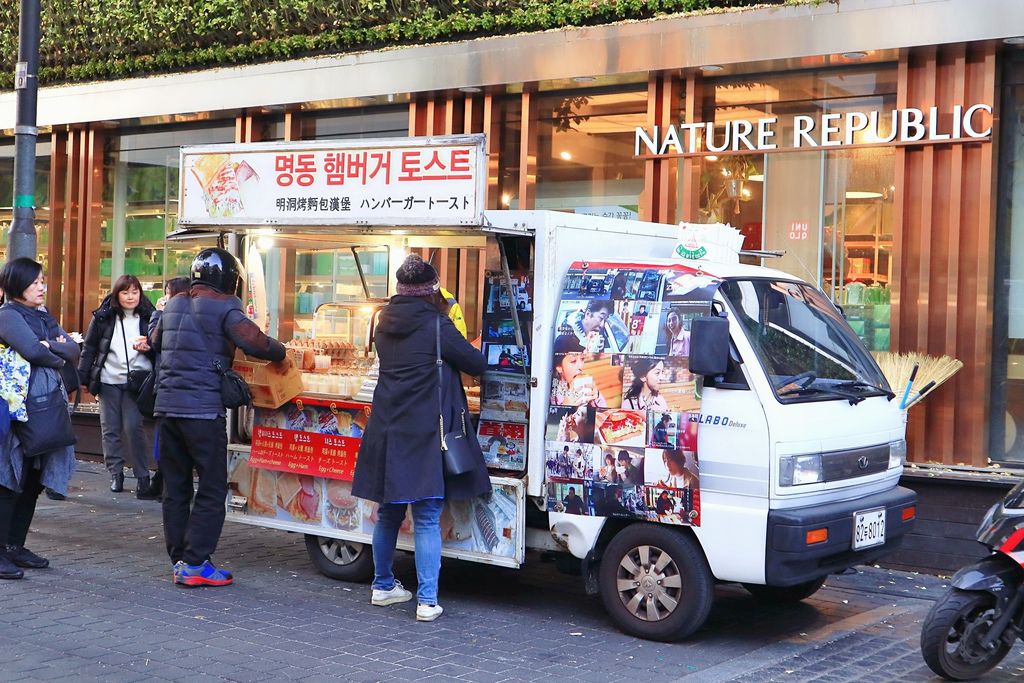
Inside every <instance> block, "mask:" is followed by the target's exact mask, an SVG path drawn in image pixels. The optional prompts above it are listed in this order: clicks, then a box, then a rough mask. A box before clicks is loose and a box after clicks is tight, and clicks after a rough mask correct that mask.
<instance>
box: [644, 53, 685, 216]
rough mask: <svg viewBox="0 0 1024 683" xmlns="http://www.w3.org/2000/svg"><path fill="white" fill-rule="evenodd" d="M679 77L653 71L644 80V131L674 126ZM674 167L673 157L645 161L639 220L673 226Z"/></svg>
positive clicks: (673, 74) (675, 162)
mask: <svg viewBox="0 0 1024 683" xmlns="http://www.w3.org/2000/svg"><path fill="white" fill-rule="evenodd" d="M680 90H681V86H680V80H679V77H678V76H677V75H676V74H675V73H655V72H652V73H651V74H650V76H649V77H648V81H647V129H648V130H652V129H653V127H654V126H658V127H659V128H660V129H662V130H664V128H665V127H666V126H669V125H671V124H674V123H677V111H678V108H679V93H680ZM676 164H677V160H676V159H674V158H668V159H646V160H645V161H644V189H643V193H642V194H641V195H640V220H642V221H653V222H655V223H674V222H675V213H676V211H675V208H676V176H677V173H676Z"/></svg>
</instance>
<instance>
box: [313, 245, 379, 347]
mask: <svg viewBox="0 0 1024 683" xmlns="http://www.w3.org/2000/svg"><path fill="white" fill-rule="evenodd" d="M388 255H389V254H388V248H387V247H353V248H348V249H296V250H295V331H296V335H297V336H300V337H306V336H310V335H311V333H312V329H311V328H312V323H313V317H314V315H315V313H316V311H317V310H319V308H320V307H321V306H323V305H324V304H327V303H331V302H336V301H359V300H362V299H365V298H366V297H367V296H369V297H373V298H384V297H386V296H387V295H388V280H387V275H388ZM364 281H365V283H366V288H365V290H364V288H363V282H364Z"/></svg>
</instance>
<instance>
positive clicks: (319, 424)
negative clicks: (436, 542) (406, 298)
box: [176, 135, 915, 640]
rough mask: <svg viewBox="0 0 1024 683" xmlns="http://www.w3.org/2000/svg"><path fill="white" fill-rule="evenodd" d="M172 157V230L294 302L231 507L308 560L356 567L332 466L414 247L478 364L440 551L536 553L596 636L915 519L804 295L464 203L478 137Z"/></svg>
mask: <svg viewBox="0 0 1024 683" xmlns="http://www.w3.org/2000/svg"><path fill="white" fill-rule="evenodd" d="M346 160H347V161H346ZM352 160H356V161H358V162H360V164H361V165H359V164H357V167H355V169H354V170H351V163H352ZM374 160H376V161H374ZM181 162H182V167H181V193H180V195H179V196H180V198H181V200H180V201H181V208H180V215H179V222H180V225H181V228H182V229H181V230H180V231H179V233H178V234H177V235H176V236H177V237H183V238H184V237H197V236H202V235H204V234H207V235H217V234H220V235H222V236H223V235H228V234H231V235H234V236H235V237H233V238H232V239H231V243H232V244H234V245H235V246H236V247H237V249H238V253H239V254H246V255H248V257H249V258H248V264H247V266H248V267H249V268H250V295H249V296H248V297H247V299H248V303H249V306H250V308H251V310H252V313H253V315H254V316H255V317H257V318H260V316H264V317H269V318H270V319H274V318H275V316H276V315H277V313H276V312H277V311H279V310H280V308H281V306H282V303H281V300H277V301H275V292H285V293H288V292H295V291H297V292H298V293H297V294H294V296H295V299H294V301H293V302H292V303H291V306H292V315H294V318H295V336H296V339H295V340H293V341H291V342H290V343H289V354H290V355H291V357H292V358H293V359H294V360H295V362H296V363H297V364H299V365H302V366H303V369H304V372H303V375H302V379H303V391H302V393H301V394H300V395H298V396H292V397H289V400H287V401H286V402H284V403H283V404H281V405H277V404H275V403H274V402H273V401H272V402H270V403H267V402H266V401H264V402H263V405H260V404H259V403H258V404H257V405H256V407H254V408H253V409H251V410H242V411H240V412H239V415H238V416H237V419H236V420H235V425H234V426H233V428H232V435H231V436H232V443H231V445H230V447H229V481H230V485H231V488H232V490H231V495H230V497H229V500H228V501H227V505H228V519H229V520H232V521H236V522H241V523H246V524H255V525H259V526H263V527H267V528H274V529H281V530H286V531H292V532H299V533H303V534H305V535H306V542H307V548H308V549H309V553H310V556H311V558H312V560H313V562H314V564H315V565H316V566H317V568H318V569H319V570H320V571H321V572H323V573H324V574H326V575H328V576H331V577H334V578H338V579H343V580H349V581H365V580H367V579H369V578H370V577H371V576H372V571H373V566H372V558H371V550H370V545H369V543H370V540H371V537H372V531H373V524H374V522H375V520H376V505H375V504H373V503H371V502H369V501H362V500H359V499H356V498H353V497H352V496H351V476H352V469H353V466H354V462H355V458H356V456H357V452H358V444H359V437H360V436H361V434H362V428H363V427H364V426H365V425H366V416H367V415H368V414H369V410H370V405H371V401H372V392H373V386H374V382H375V378H376V370H375V367H374V353H373V331H374V324H375V321H376V311H377V310H379V308H380V307H381V306H382V305H384V304H385V303H386V298H385V297H386V296H387V295H389V294H390V293H391V292H392V289H391V288H392V287H393V283H394V272H395V270H396V269H397V267H398V265H400V263H401V262H402V260H403V258H404V255H405V254H406V253H408V252H410V251H412V250H419V251H420V252H421V253H423V254H424V256H425V258H431V257H434V256H436V255H437V254H438V253H442V252H440V250H446V251H444V252H443V254H444V258H446V259H451V260H450V261H446V263H450V264H456V266H455V270H453V271H450V272H449V275H450V281H451V280H458V281H459V288H460V289H461V291H464V292H472V295H471V296H467V297H466V299H464V300H463V301H462V304H463V306H464V313H465V314H466V315H467V316H474V315H479V316H480V319H479V320H473V321H471V322H472V323H473V324H471V325H470V328H471V329H474V330H475V329H479V330H480V347H481V350H482V352H483V353H484V354H485V356H486V357H487V360H488V372H487V373H486V374H485V375H484V376H483V378H482V379H481V380H480V385H479V387H478V388H477V387H474V386H472V385H468V389H469V392H470V397H471V398H470V400H471V410H475V411H479V412H478V414H477V415H476V416H475V420H476V423H477V425H478V433H477V437H478V439H479V440H480V443H481V447H482V449H483V451H484V453H485V458H486V459H487V463H488V465H489V466H490V468H491V472H492V482H493V486H494V495H492V496H491V497H490V500H486V501H485V500H483V499H480V500H477V501H468V502H464V503H455V504H450V505H449V506H448V508H447V510H446V512H445V515H444V517H443V518H442V535H443V554H444V555H445V556H449V557H456V558H460V559H464V560H470V561H477V562H482V563H488V564H494V565H501V566H507V567H519V566H521V565H522V564H523V563H524V562H525V561H526V559H527V554H526V551H527V549H533V550H541V551H546V552H554V553H559V554H560V557H561V561H560V562H559V566H560V567H571V568H572V569H574V570H578V571H579V572H580V574H581V576H582V578H583V581H584V582H585V585H586V588H587V591H588V592H589V593H599V594H600V596H601V599H602V600H603V603H604V606H605V608H606V610H607V612H608V614H609V616H610V617H611V618H612V620H613V621H614V622H615V623H616V625H618V626H619V628H621V629H622V630H623V631H625V632H627V633H630V634H634V635H636V636H640V637H643V638H650V639H656V640H674V639H679V638H683V637H685V636H687V635H689V634H691V633H692V632H693V631H695V630H696V629H697V628H699V627H700V626H701V624H702V623H703V622H704V621H705V619H706V617H707V616H708V613H709V611H710V609H711V607H712V599H713V594H714V590H713V589H714V584H715V582H736V583H741V584H743V585H744V586H745V587H747V588H748V589H749V590H750V592H751V593H753V594H754V595H755V596H759V597H764V598H767V599H772V600H800V599H803V598H805V597H807V596H810V595H811V594H812V593H814V592H815V591H816V590H817V589H818V588H819V587H820V586H821V585H822V582H823V581H824V579H825V577H826V576H827V575H828V574H830V573H833V572H837V571H841V570H843V569H845V568H847V567H850V566H852V565H856V564H862V563H867V562H872V561H874V560H876V559H877V558H879V557H880V556H882V555H883V554H885V553H886V552H888V551H890V550H892V549H893V548H894V547H896V546H897V545H898V544H899V543H900V542H901V540H902V537H903V536H904V535H905V534H906V533H907V532H908V530H909V529H910V527H911V525H912V523H913V519H914V513H915V496H914V494H913V492H911V491H909V490H907V489H905V488H901V487H900V486H899V485H898V481H899V478H900V475H901V473H902V471H903V464H904V458H905V453H906V446H905V441H904V435H905V424H906V419H905V418H906V415H905V413H904V412H903V411H901V410H900V409H899V408H898V401H894V400H893V394H892V392H891V390H890V388H889V386H888V384H887V382H886V379H885V377H884V376H883V374H882V372H881V370H880V369H879V367H878V365H877V364H876V363H875V361H874V360H873V359H872V357H871V355H870V353H869V352H868V351H867V350H866V349H865V347H864V345H863V344H862V343H861V341H860V340H859V339H858V337H857V335H856V334H855V333H854V331H853V330H852V329H851V328H850V326H849V325H847V323H846V322H845V320H844V318H843V315H842V311H841V310H839V309H838V308H837V307H836V306H835V305H833V304H832V303H831V302H830V301H829V300H828V298H827V297H826V296H825V294H824V293H823V292H822V291H821V290H820V289H818V288H817V287H816V286H814V285H812V284H809V283H806V282H803V281H801V280H800V279H798V278H795V277H793V276H791V275H788V274H786V273H783V272H779V271H776V270H771V269H769V268H765V267H760V266H754V265H743V264H740V263H738V262H733V263H716V262H710V261H706V260H704V261H702V260H685V259H681V258H679V254H684V255H687V256H700V254H701V252H702V251H706V250H704V249H703V248H701V247H700V245H694V244H689V245H686V248H681V249H679V250H678V251H677V247H678V246H680V244H679V241H678V236H679V228H678V227H677V226H670V225H661V224H653V223H645V222H639V221H630V220H620V219H614V218H603V217H596V216H587V215H576V214H569V213H560V212H548V211H485V210H483V209H482V206H483V196H484V190H485V181H486V155H485V153H484V140H483V138H482V137H481V136H471V135H467V136H451V137H434V138H409V139H404V140H360V141H353V142H347V141H344V142H342V141H318V142H288V143H258V144H245V145H216V146H203V147H186V148H183V149H182V153H181ZM375 167H376V168H377V170H378V171H379V173H376V174H374V173H372V169H374V168H375ZM382 169H384V170H382ZM350 171H351V172H350ZM300 174H301V175H300ZM403 178H404V184H403V180H402V179H403ZM442 199H443V200H444V201H443V206H442ZM385 200H387V201H385ZM421 202H422V203H421ZM343 207H348V209H347V210H346V209H345V208H343ZM257 243H259V248H258V249H257V248H256V247H257ZM712 251H714V249H712ZM674 255H675V256H674ZM737 260H738V259H733V261H737ZM264 268H265V269H266V272H267V276H268V277H267V281H268V282H272V283H273V286H271V287H269V289H270V291H271V295H270V297H269V299H270V300H269V303H268V302H265V301H262V289H263V287H264V284H263V283H262V281H261V282H255V281H254V278H253V277H252V275H253V272H256V273H257V274H260V273H262V272H263V270H264ZM442 276H444V274H442ZM256 279H257V280H262V278H256ZM325 283H326V291H325V289H324V288H323V287H321V289H316V287H317V286H320V285H324V284H325ZM474 284H478V285H479V286H474ZM453 291H454V289H453ZM253 293H254V294H253ZM304 295H305V298H303V296H304ZM282 296H284V295H282ZM469 299H472V300H473V305H472V306H467V305H466V303H467V301H468V300H469ZM268 308H269V316H268V313H267V309H268ZM261 309H262V310H261ZM474 310H475V311H479V313H478V314H474V313H473V311H474ZM303 318H305V320H303ZM283 341H286V340H283ZM477 392H479V394H478V396H479V398H477ZM257 395H259V392H258V391H257ZM410 532H411V522H410V523H409V524H408V525H407V527H403V530H402V534H401V535H400V539H399V547H400V548H403V549H406V550H411V549H412V536H411V533H410Z"/></svg>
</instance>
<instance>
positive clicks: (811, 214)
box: [697, 67, 896, 351]
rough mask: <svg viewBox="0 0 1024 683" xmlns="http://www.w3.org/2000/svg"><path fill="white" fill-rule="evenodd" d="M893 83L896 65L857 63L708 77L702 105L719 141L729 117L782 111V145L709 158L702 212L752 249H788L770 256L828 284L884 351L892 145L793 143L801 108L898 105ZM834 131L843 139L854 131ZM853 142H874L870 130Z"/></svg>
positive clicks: (870, 342)
mask: <svg viewBox="0 0 1024 683" xmlns="http://www.w3.org/2000/svg"><path fill="white" fill-rule="evenodd" d="M895 88H896V86H895V70H894V69H892V68H891V67H883V68H881V69H863V68H857V69H844V70H837V71H834V72H813V73H811V72H808V73H797V74H786V75H767V76H763V77H762V76H759V77H755V78H749V77H745V78H743V79H735V78H733V79H722V81H721V82H717V81H716V82H714V83H710V84H709V86H708V88H707V93H708V95H707V97H706V98H705V101H704V102H703V110H704V111H706V112H711V113H710V115H708V116H705V117H704V118H705V120H706V121H714V123H715V124H716V125H715V130H716V139H715V140H713V143H714V145H715V146H716V147H721V146H724V142H725V141H724V138H720V137H718V136H719V135H722V136H724V132H719V131H724V128H725V127H724V126H722V125H720V124H723V123H725V122H729V121H739V120H744V121H749V122H751V123H752V124H754V126H755V127H756V124H757V122H758V121H759V120H762V119H766V118H767V119H774V120H775V121H774V122H773V125H772V128H773V130H774V131H775V140H774V142H775V143H776V144H777V145H778V147H779V149H777V150H770V151H767V152H765V153H760V152H758V153H753V152H752V153H750V154H734V153H732V154H730V153H724V154H721V155H714V154H711V155H705V156H703V157H702V158H701V161H700V192H699V195H698V197H699V201H700V205H699V207H698V212H697V215H698V220H700V221H701V222H705V223H717V222H722V223H728V224H730V225H732V226H733V227H735V228H737V229H739V230H740V231H741V232H743V234H744V235H745V238H746V239H745V242H744V247H745V248H747V249H763V250H769V251H777V252H781V253H782V255H781V256H780V257H778V258H773V259H770V260H768V261H767V263H766V265H770V266H771V267H774V268H778V269H780V270H783V271H785V272H789V273H792V274H794V275H797V276H799V277H802V278H804V279H805V280H807V281H809V282H813V283H815V284H817V285H819V286H821V287H822V289H824V290H825V292H826V293H827V294H829V296H830V297H832V299H833V301H835V302H836V303H838V304H840V305H842V306H844V309H845V311H846V314H847V316H848V318H849V321H850V325H851V327H853V328H854V330H855V331H856V332H857V334H858V335H860V337H861V338H862V339H863V340H864V342H865V344H866V345H867V346H868V348H869V349H871V350H875V351H887V350H889V347H890V335H889V299H890V295H889V284H890V283H889V279H890V277H891V274H892V262H891V250H892V225H893V198H894V197H893V195H894V191H895V187H894V174H895V154H894V152H893V148H892V147H884V146H880V147H870V146H864V147H848V148H844V149H831V150H830V149H825V148H821V147H817V148H810V149H808V148H804V149H800V150H794V149H786V148H787V147H790V143H789V141H791V140H792V139H793V129H794V125H795V117H797V116H805V117H811V118H813V119H814V120H816V121H818V120H820V117H821V116H822V115H824V114H840V113H845V112H851V111H856V112H862V113H864V114H866V115H867V114H870V113H871V112H885V111H888V110H890V109H892V108H893V107H894V106H895ZM845 120H846V119H845V118H843V119H840V122H842V121H845ZM880 120H882V121H883V122H885V121H887V117H880ZM886 132H887V131H885V129H884V128H883V130H882V133H883V135H884V134H885V133H886ZM837 135H838V139H845V136H846V131H845V130H843V129H840V130H839V132H838V134H837ZM851 141H852V143H853V144H854V145H857V144H863V145H868V144H870V143H872V142H875V140H874V139H872V138H869V137H868V136H867V135H865V134H864V133H863V132H861V131H855V132H854V133H853V135H852V136H851ZM745 260H748V261H751V262H757V261H756V260H754V259H749V258H747V259H745Z"/></svg>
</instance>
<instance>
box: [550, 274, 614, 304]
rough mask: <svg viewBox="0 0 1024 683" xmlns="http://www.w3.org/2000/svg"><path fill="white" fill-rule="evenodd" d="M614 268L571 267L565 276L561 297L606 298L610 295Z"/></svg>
mask: <svg viewBox="0 0 1024 683" xmlns="http://www.w3.org/2000/svg"><path fill="white" fill-rule="evenodd" d="M617 273H618V270H616V269H608V268H596V269H586V270H585V269H581V268H573V269H571V270H570V271H569V273H568V274H567V275H566V276H565V285H564V286H563V287H562V298H563V299H608V298H610V297H611V291H612V283H613V281H614V280H615V275H616V274H617Z"/></svg>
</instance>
